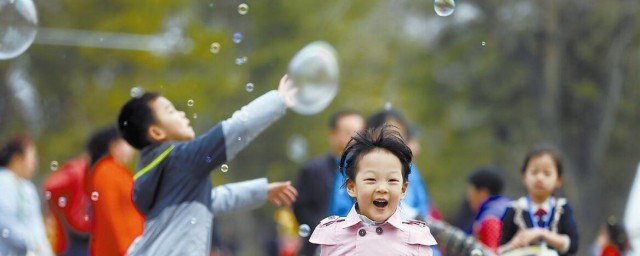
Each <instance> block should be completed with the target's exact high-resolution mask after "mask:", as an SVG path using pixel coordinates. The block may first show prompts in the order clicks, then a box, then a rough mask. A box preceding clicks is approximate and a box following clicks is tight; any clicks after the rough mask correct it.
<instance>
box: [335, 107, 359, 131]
mask: <svg viewBox="0 0 640 256" xmlns="http://www.w3.org/2000/svg"><path fill="white" fill-rule="evenodd" d="M350 115H356V116H360V113H358V112H357V111H355V110H351V109H344V110H340V111H337V112H335V113H333V114H332V115H331V117H329V129H330V130H331V131H333V130H335V129H336V128H337V127H338V121H340V119H342V118H343V117H345V116H350Z"/></svg>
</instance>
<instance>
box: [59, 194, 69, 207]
mask: <svg viewBox="0 0 640 256" xmlns="http://www.w3.org/2000/svg"><path fill="white" fill-rule="evenodd" d="M58 206H60V208H64V207H66V206H67V198H65V197H60V198H58Z"/></svg>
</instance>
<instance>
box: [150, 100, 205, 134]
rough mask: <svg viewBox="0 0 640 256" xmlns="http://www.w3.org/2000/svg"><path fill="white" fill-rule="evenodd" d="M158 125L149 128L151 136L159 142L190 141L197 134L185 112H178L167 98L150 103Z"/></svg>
mask: <svg viewBox="0 0 640 256" xmlns="http://www.w3.org/2000/svg"><path fill="white" fill-rule="evenodd" d="M149 107H150V108H151V111H152V112H153V114H154V117H155V119H156V123H155V124H152V125H151V126H149V136H150V137H151V138H152V139H153V140H155V141H158V142H163V141H189V140H192V139H193V138H195V136H196V133H195V132H194V131H193V128H192V127H191V125H190V124H189V119H188V118H187V117H186V116H185V114H184V112H183V111H178V110H176V108H175V107H174V106H173V104H172V103H171V101H169V100H168V99H167V98H165V97H158V98H157V99H156V100H154V101H152V102H150V103H149Z"/></svg>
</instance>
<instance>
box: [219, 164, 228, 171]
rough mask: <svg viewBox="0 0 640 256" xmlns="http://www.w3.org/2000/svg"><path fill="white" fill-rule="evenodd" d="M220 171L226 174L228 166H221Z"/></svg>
mask: <svg viewBox="0 0 640 256" xmlns="http://www.w3.org/2000/svg"><path fill="white" fill-rule="evenodd" d="M220 170H221V171H222V172H227V171H229V166H228V165H226V164H223V165H222V166H220Z"/></svg>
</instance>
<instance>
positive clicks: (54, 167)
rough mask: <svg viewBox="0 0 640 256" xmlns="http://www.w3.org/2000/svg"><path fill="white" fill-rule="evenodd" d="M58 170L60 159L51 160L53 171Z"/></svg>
mask: <svg viewBox="0 0 640 256" xmlns="http://www.w3.org/2000/svg"><path fill="white" fill-rule="evenodd" d="M56 170H58V161H51V171H56Z"/></svg>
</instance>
